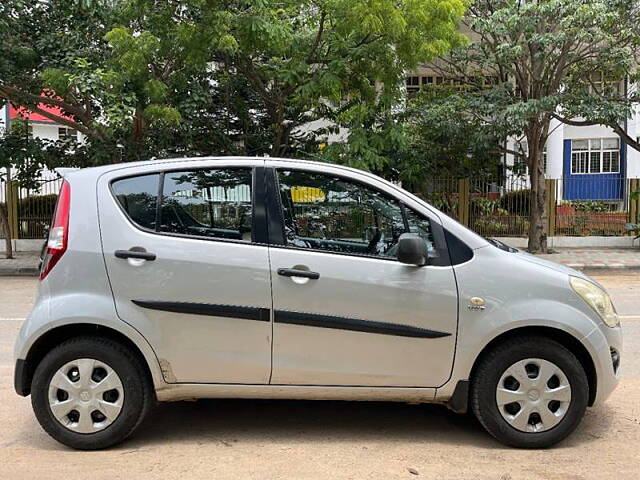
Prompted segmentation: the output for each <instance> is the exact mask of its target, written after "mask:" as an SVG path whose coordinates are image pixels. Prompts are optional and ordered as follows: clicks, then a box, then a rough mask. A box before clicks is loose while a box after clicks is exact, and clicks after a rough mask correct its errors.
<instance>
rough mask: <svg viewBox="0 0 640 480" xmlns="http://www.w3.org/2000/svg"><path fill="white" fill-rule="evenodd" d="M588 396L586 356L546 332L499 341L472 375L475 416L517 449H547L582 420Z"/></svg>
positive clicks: (472, 398)
mask: <svg viewBox="0 0 640 480" xmlns="http://www.w3.org/2000/svg"><path fill="white" fill-rule="evenodd" d="M553 367H556V368H557V369H559V370H554V369H553ZM536 369H537V371H536ZM550 372H553V375H552V376H549V374H550ZM512 374H513V375H512ZM516 376H517V377H518V378H519V379H520V380H518V378H516ZM547 377H549V380H548V381H546V380H545V379H546V378H547ZM500 382H502V385H499V384H500ZM567 384H568V386H569V389H568V390H567V388H566V387H567ZM499 386H500V388H501V390H500V391H498V387H499ZM538 387H540V388H539V389H538ZM551 398H554V399H555V400H551ZM567 398H568V400H567ZM512 399H515V400H517V401H515V402H510V401H511V400H512ZM588 399H589V383H588V380H587V375H586V373H585V371H584V368H583V367H582V365H581V364H580V361H579V360H578V359H577V358H576V356H575V355H573V353H571V352H570V351H569V350H568V349H567V348H566V347H564V346H563V345H561V344H560V343H558V342H556V341H553V340H551V339H549V338H545V337H538V336H527V337H522V338H513V339H510V340H507V341H505V342H504V343H501V344H499V345H498V346H496V347H495V348H493V349H492V350H490V351H489V352H487V354H485V355H484V356H483V358H482V359H481V360H480V363H479V364H478V366H477V368H476V369H475V374H474V376H473V378H472V380H471V408H472V410H473V413H474V414H475V416H476V417H477V418H478V420H479V421H480V423H481V424H482V426H483V427H484V428H485V429H486V430H487V431H488V432H489V433H490V434H491V435H493V436H494V437H495V438H496V439H497V440H498V441H500V442H502V443H504V444H506V445H509V446H512V447H517V448H546V447H550V446H552V445H554V444H556V443H558V442H560V441H561V440H563V439H564V438H566V437H567V436H568V435H569V434H570V433H571V432H573V431H574V430H575V429H576V427H577V426H578V424H579V423H580V421H581V420H582V417H583V416H584V413H585V410H586V408H587V403H588ZM499 401H500V403H502V405H501V406H499V405H498V403H499ZM554 402H555V403H554ZM554 409H555V410H554ZM549 412H551V414H552V415H550V414H549ZM518 414H520V415H518ZM541 414H542V415H541ZM525 421H526V424H525V423H523V422H525ZM555 422H557V423H555Z"/></svg>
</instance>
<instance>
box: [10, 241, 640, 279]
mask: <svg viewBox="0 0 640 480" xmlns="http://www.w3.org/2000/svg"><path fill="white" fill-rule="evenodd" d="M15 256H16V257H15V258H14V259H13V260H7V259H6V258H4V254H2V253H0V277H1V276H37V275H38V263H39V258H38V256H39V254H38V253H36V252H18V253H16V254H15ZM539 256H540V257H541V258H545V259H547V260H551V261H552V262H557V263H563V264H565V265H567V266H569V267H572V268H576V269H578V270H585V271H589V272H591V271H594V270H596V271H598V270H631V271H638V272H640V248H563V249H556V250H555V251H554V253H550V254H546V255H539Z"/></svg>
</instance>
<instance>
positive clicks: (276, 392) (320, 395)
mask: <svg viewBox="0 0 640 480" xmlns="http://www.w3.org/2000/svg"><path fill="white" fill-rule="evenodd" d="M435 394H436V389H435V388H427V387H369V386H324V385H238V384H220V383H218V384H209V383H180V384H164V385H162V386H161V387H160V388H158V389H157V390H156V396H157V398H158V401H160V402H176V401H180V400H193V399H199V398H260V399H289V400H348V401H385V402H411V403H431V402H433V401H434V398H435Z"/></svg>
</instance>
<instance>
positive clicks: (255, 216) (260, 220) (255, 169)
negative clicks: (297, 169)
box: [109, 165, 269, 246]
mask: <svg viewBox="0 0 640 480" xmlns="http://www.w3.org/2000/svg"><path fill="white" fill-rule="evenodd" d="M223 168H224V169H231V170H239V169H248V170H250V171H251V241H250V242H245V241H242V240H234V239H230V238H218V237H204V236H201V235H189V234H184V233H174V232H161V231H159V230H158V227H159V222H158V215H159V214H160V212H159V211H160V210H161V206H162V202H161V199H162V195H163V193H164V176H165V173H171V172H184V171H195V170H215V169H218V170H220V169H223ZM264 170H265V167H263V166H255V165H250V166H236V165H234V166H208V167H186V168H185V167H182V168H180V167H175V168H167V169H163V170H151V171H148V172H142V173H140V172H138V173H132V174H129V175H123V176H119V177H115V178H112V179H110V180H109V193H110V194H111V197H112V199H113V201H114V202H115V203H116V205H117V206H118V208H119V209H120V211H121V212H122V214H123V215H124V216H125V218H126V219H127V221H128V222H129V223H130V224H131V225H132V226H133V227H134V228H135V229H137V230H140V231H142V232H145V233H150V234H153V235H159V236H163V237H173V238H185V239H192V240H204V241H209V242H221V243H234V244H238V245H248V246H268V238H269V237H268V235H267V234H266V233H265V230H266V228H267V226H266V211H265V209H264V208H262V209H259V208H256V206H257V205H258V203H260V204H262V205H264V203H265V194H264V192H265V176H264V175H262V176H261V175H259V173H260V172H261V171H264ZM147 175H158V197H157V198H156V229H155V230H153V229H150V228H146V227H143V226H142V225H139V224H138V223H137V222H135V221H134V220H133V219H132V218H131V216H130V215H129V213H128V212H127V211H126V210H125V209H124V207H123V205H122V204H121V203H120V201H119V200H118V197H117V196H116V194H115V192H114V191H113V184H114V183H115V182H117V181H120V180H126V179H128V178H136V177H144V176H147ZM259 177H261V178H262V180H263V181H262V184H261V182H259V181H258V178H259ZM258 190H259V191H260V193H261V195H262V198H261V199H260V198H258V196H257V192H258ZM256 227H257V230H256ZM258 233H259V234H258ZM256 238H260V239H264V243H263V242H258V241H256Z"/></svg>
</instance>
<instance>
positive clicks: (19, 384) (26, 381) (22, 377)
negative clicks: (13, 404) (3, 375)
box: [13, 358, 31, 397]
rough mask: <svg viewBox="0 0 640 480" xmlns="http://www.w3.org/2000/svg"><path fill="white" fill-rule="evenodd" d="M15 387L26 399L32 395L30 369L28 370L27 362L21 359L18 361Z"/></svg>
mask: <svg viewBox="0 0 640 480" xmlns="http://www.w3.org/2000/svg"><path fill="white" fill-rule="evenodd" d="M13 385H14V388H15V389H16V393H17V394H18V395H21V396H23V397H26V396H27V395H29V394H30V393H31V379H30V378H29V369H28V368H27V361H26V360H22V359H21V358H19V359H18V360H16V369H15V372H14V374H13Z"/></svg>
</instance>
